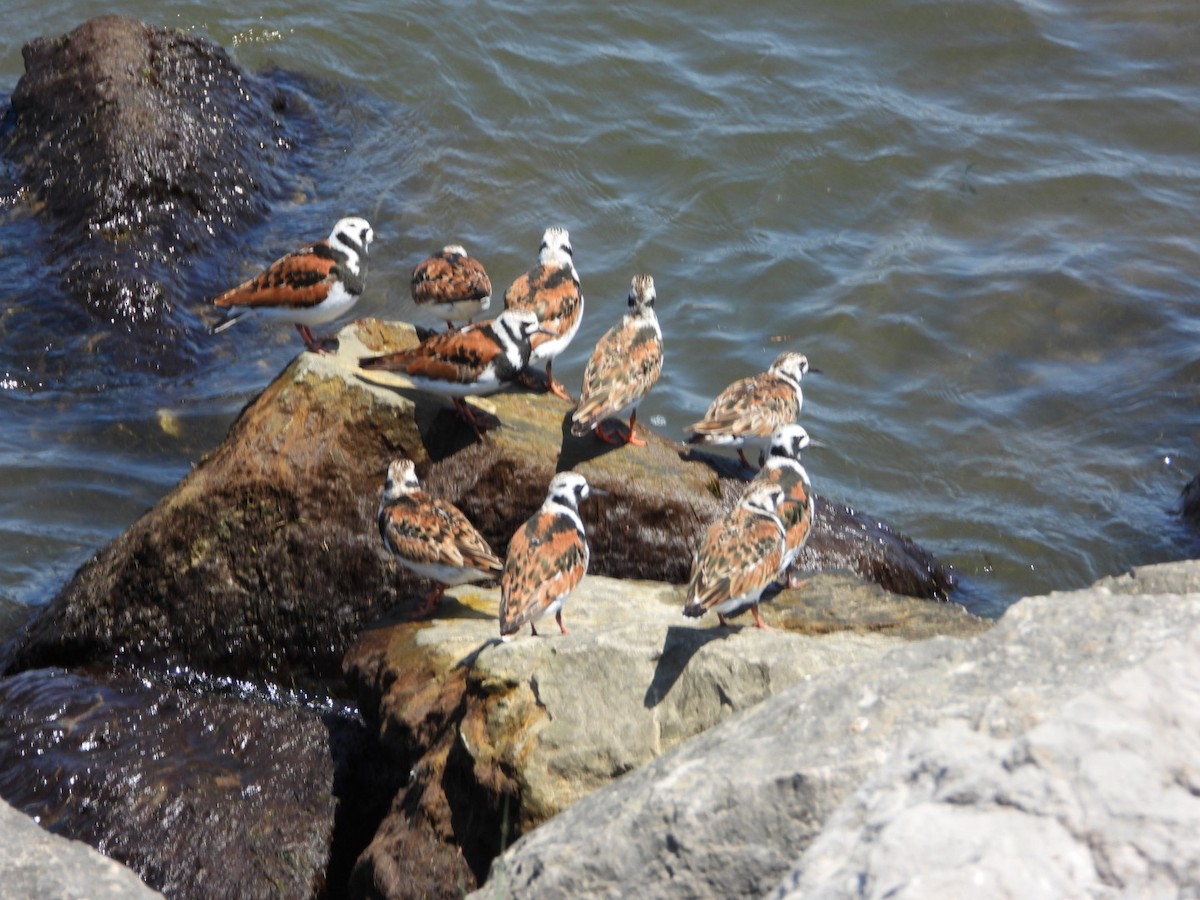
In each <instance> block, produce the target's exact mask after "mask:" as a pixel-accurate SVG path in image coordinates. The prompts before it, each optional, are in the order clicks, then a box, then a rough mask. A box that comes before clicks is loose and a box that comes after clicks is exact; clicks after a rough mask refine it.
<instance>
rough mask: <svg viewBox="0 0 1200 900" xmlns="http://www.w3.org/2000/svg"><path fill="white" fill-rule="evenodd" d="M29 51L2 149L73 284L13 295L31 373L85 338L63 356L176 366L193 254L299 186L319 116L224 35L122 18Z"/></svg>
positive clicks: (187, 321)
mask: <svg viewBox="0 0 1200 900" xmlns="http://www.w3.org/2000/svg"><path fill="white" fill-rule="evenodd" d="M22 54H23V56H24V61H25V74H24V75H23V76H22V77H21V79H20V81H19V82H18V83H17V86H16V88H15V89H14V90H13V93H12V97H11V105H10V106H9V108H8V110H7V111H6V114H5V118H4V122H3V129H2V131H0V154H2V155H3V157H4V158H5V159H6V160H7V161H8V162H9V164H10V165H11V167H12V168H13V169H14V170H15V173H16V177H17V185H18V186H19V188H20V191H21V196H23V197H25V198H27V199H28V201H29V203H30V207H31V209H32V210H33V211H34V212H35V213H36V216H37V218H38V220H39V221H40V222H42V223H43V224H44V226H45V230H44V233H42V234H41V235H40V237H39V238H38V240H40V241H44V242H45V244H46V249H45V251H44V252H35V251H32V250H31V251H28V252H29V254H30V256H31V257H32V258H34V259H39V260H40V259H41V258H43V257H44V256H48V257H49V259H50V263H51V266H52V267H53V270H54V272H55V273H56V275H57V281H58V286H59V289H58V290H54V289H49V290H47V287H46V284H45V282H46V281H47V280H50V281H53V280H54V279H45V278H40V279H38V280H37V285H38V287H37V293H36V296H34V297H31V298H20V297H18V298H14V301H13V302H11V303H10V308H9V309H8V314H9V316H10V321H9V322H7V323H6V325H7V328H6V333H5V337H6V343H7V342H10V341H11V342H16V343H17V344H18V346H17V347H16V348H15V349H16V351H17V353H16V354H15V355H17V356H18V357H22V356H23V354H24V355H28V356H29V357H31V358H28V359H25V362H26V364H27V365H29V366H30V367H31V370H32V371H38V370H40V369H41V362H42V361H41V357H40V355H38V356H35V354H44V353H45V352H46V346H47V345H50V346H53V347H55V348H62V351H60V352H64V351H69V350H70V349H71V348H82V347H83V346H86V353H84V352H83V351H82V349H80V351H79V352H77V353H76V354H74V355H71V354H70V353H69V352H64V353H63V355H64V358H63V359H62V360H60V363H61V364H62V365H63V366H67V365H68V364H69V363H70V364H74V365H77V361H78V358H79V357H80V356H82V355H87V356H94V355H95V354H97V352H101V351H104V352H105V353H106V355H111V356H114V357H121V358H122V361H123V362H125V363H127V364H129V365H132V366H137V367H145V366H147V365H149V366H151V368H152V369H153V370H155V371H176V370H178V369H179V368H180V367H181V366H182V365H185V364H186V363H187V362H188V360H189V359H190V357H191V356H192V353H193V352H194V345H193V344H192V343H191V342H190V341H189V340H187V332H188V331H189V330H191V329H194V328H195V325H196V323H195V320H194V319H191V318H190V314H189V313H188V311H187V304H188V303H191V302H195V301H196V300H198V299H199V297H198V296H196V295H195V294H194V293H192V292H191V291H189V290H188V287H189V286H191V285H194V283H195V280H196V279H195V277H194V274H193V273H192V272H191V269H192V265H193V260H197V259H204V258H205V257H207V256H209V255H212V254H215V253H216V252H217V251H218V250H220V249H230V248H232V247H234V246H235V243H234V242H235V241H236V240H237V239H238V236H239V235H240V234H242V233H244V231H245V229H246V228H247V227H248V226H249V225H251V224H254V223H256V222H258V221H261V220H262V219H263V217H264V216H265V214H266V212H267V211H268V209H269V206H270V204H271V203H273V202H275V201H278V200H282V199H284V198H285V197H286V196H288V195H289V193H290V191H291V188H290V187H289V184H290V183H292V182H294V181H295V175H296V173H298V172H299V171H300V170H301V165H302V161H303V158H304V154H305V153H306V152H308V151H307V148H309V147H310V145H311V144H312V143H314V142H315V141H316V140H318V137H317V136H318V135H319V133H320V117H319V116H318V115H317V114H316V113H315V112H314V110H312V109H311V108H310V105H309V101H308V100H306V99H305V95H304V93H303V91H301V90H299V89H298V87H297V83H296V82H295V81H294V80H289V78H288V77H287V76H282V75H280V74H279V73H269V74H267V75H264V76H253V75H249V74H247V73H245V72H242V71H241V70H240V69H239V68H238V67H237V66H236V65H235V64H234V63H233V61H232V60H231V59H230V58H229V56H228V54H226V52H225V51H224V50H223V49H222V48H221V47H219V46H217V45H216V44H214V43H212V42H211V41H208V40H206V39H204V38H202V37H199V36H197V35H194V34H189V33H186V32H183V31H180V30H178V29H170V28H160V27H156V26H153V25H148V24H145V23H143V22H139V21H137V20H134V19H128V18H123V17H120V16H103V17H100V18H96V19H92V20H90V21H88V22H85V23H84V24H82V25H80V26H79V27H78V28H76V29H75V30H74V31H71V32H70V33H68V34H64V35H60V36H58V37H53V38H38V39H36V40H33V41H30V42H29V43H28V44H26V45H25V47H24V48H23V50H22ZM21 239H22V243H23V245H26V246H28V245H31V244H33V243H34V240H33V234H32V233H30V232H25V233H24V234H23V235H22V238H21ZM224 277H226V278H227V277H228V274H226V275H225V276H224ZM216 286H217V285H208V288H209V289H210V290H211V289H212V288H214V287H216ZM11 317H16V318H15V319H12V318H11ZM18 325H19V327H18ZM46 334H52V335H53V340H48V339H46V338H45V335H46ZM10 349H14V348H10ZM15 368H16V370H17V371H21V370H23V369H24V366H21V365H17V366H16V367H15Z"/></svg>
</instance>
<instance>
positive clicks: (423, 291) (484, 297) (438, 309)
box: [411, 244, 492, 331]
mask: <svg viewBox="0 0 1200 900" xmlns="http://www.w3.org/2000/svg"><path fill="white" fill-rule="evenodd" d="M411 286H412V298H413V302H414V303H416V304H417V307H418V308H420V309H427V310H429V311H430V312H432V313H433V314H434V315H436V316H437V317H438V318H440V319H444V320H445V322H446V326H447V327H448V328H449V330H451V331H453V330H454V322H455V321H456V320H457V321H463V320H466V322H467V324H468V325H469V324H470V323H471V320H472V319H474V318H475V317H476V316H477V315H479V314H480V313H482V312H485V311H487V309H488V308H489V307H490V306H491V305H492V280H491V279H490V278H488V274H487V272H485V271H484V268H483V264H482V263H481V262H480V261H479V260H477V259H474V258H473V257H470V256H468V255H467V251H466V250H465V249H464V248H463V247H462V245H461V244H448V245H447V246H445V247H443V248H442V249H441V250H440V251H439V252H438V253H435V254H434V255H433V256H431V257H429V258H428V259H426V260H424V261H423V262H420V263H418V264H417V266H416V268H414V269H413V272H412V283H411Z"/></svg>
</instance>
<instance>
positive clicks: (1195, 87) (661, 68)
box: [0, 0, 1200, 614]
mask: <svg viewBox="0 0 1200 900" xmlns="http://www.w3.org/2000/svg"><path fill="white" fill-rule="evenodd" d="M8 7H9V9H8V11H7V14H6V18H5V24H6V28H5V29H4V31H3V33H2V34H0V90H2V91H5V92H7V91H9V90H11V89H12V87H13V86H15V84H16V81H17V79H18V78H19V77H20V74H21V72H22V70H23V67H22V63H21V56H20V47H21V45H22V43H24V42H25V41H26V40H28V39H30V38H32V37H34V36H36V35H39V34H46V35H54V34H58V33H61V32H65V31H67V30H70V29H71V28H73V27H74V26H76V25H77V24H79V23H81V22H82V21H84V20H85V19H86V18H88V17H90V16H91V15H96V14H99V13H101V12H106V11H107V10H108V8H107V7H103V6H101V5H98V4H91V3H86V2H72V3H65V2H58V3H55V2H49V3H45V2H43V3H37V4H35V3H33V2H31V0H10V3H9V4H8ZM123 11H124V12H125V13H127V14H130V15H135V16H140V17H142V18H145V19H146V20H147V21H151V22H155V23H158V24H163V25H167V26H170V27H178V28H182V29H186V30H193V31H197V32H200V33H202V34H205V35H207V36H209V37H211V38H212V39H214V40H215V41H217V42H218V43H220V44H222V45H223V46H225V47H226V48H228V49H229V50H230V52H231V53H232V55H233V56H234V58H235V60H236V61H237V62H239V63H240V64H241V65H242V66H244V67H245V68H248V69H251V70H257V69H260V68H262V67H265V66H268V65H276V66H279V67H281V68H284V69H288V70H296V71H300V72H302V73H304V74H307V75H310V76H313V77H315V78H316V79H318V80H319V81H322V82H326V83H330V84H336V85H342V86H344V87H345V90H344V92H342V93H336V94H334V95H333V96H335V102H336V103H337V104H338V107H337V109H338V116H339V123H340V125H341V127H342V128H343V129H344V134H345V144H344V146H342V147H339V148H337V152H336V154H331V156H330V159H329V160H327V161H328V162H330V163H331V164H332V165H333V166H334V167H335V168H333V169H331V171H330V175H329V176H328V177H327V178H326V180H325V181H323V182H322V183H319V184H302V185H297V186H296V198H297V201H296V203H295V205H294V206H292V207H291V208H288V209H284V210H279V214H278V215H276V216H274V217H273V218H272V220H271V221H270V223H269V224H268V225H266V226H264V227H263V228H262V229H260V230H259V231H258V232H257V233H256V234H255V235H253V240H250V241H248V245H247V258H246V259H236V260H230V262H229V270H230V281H231V282H232V281H234V280H237V279H238V278H240V277H241V276H242V275H244V274H246V269H247V267H248V266H256V265H258V264H261V263H265V262H268V261H270V260H271V259H273V258H274V257H275V256H277V255H278V254H279V253H281V252H283V251H285V250H287V249H290V248H291V247H292V246H293V245H294V244H295V243H296V242H297V241H299V240H302V239H307V238H309V237H314V236H320V235H324V234H325V233H327V232H328V229H329V227H330V226H331V224H332V222H333V221H334V220H335V219H337V218H338V217H340V216H341V215H343V214H346V213H350V212H355V213H360V214H363V215H367V216H368V217H370V218H371V220H372V222H373V223H374V224H375V227H376V234H377V240H376V243H375V245H374V246H373V248H372V250H373V256H372V261H371V266H372V269H371V274H370V279H369V284H368V292H367V295H366V296H365V297H364V299H363V301H362V302H361V303H360V305H359V307H358V308H357V311H356V314H361V315H380V316H387V317H403V318H409V317H411V312H412V310H411V306H410V302H409V300H408V288H407V280H408V272H409V271H410V269H411V267H412V265H413V264H414V263H415V262H416V261H417V260H418V259H420V258H421V257H423V256H424V255H425V254H426V253H427V252H428V251H430V250H432V249H435V248H437V247H439V246H441V245H442V244H443V243H445V242H447V241H448V240H450V239H455V240H461V241H462V242H464V243H465V244H466V245H467V247H468V249H470V250H471V251H472V253H473V254H474V255H477V256H479V257H480V258H482V259H483V260H484V261H485V263H486V264H487V266H488V269H489V271H490V273H491V275H492V278H493V281H494V282H495V283H496V284H497V287H498V290H502V289H503V286H505V285H507V284H508V283H509V282H510V281H511V280H512V279H513V278H514V277H515V276H516V275H517V274H519V273H520V272H521V271H523V270H524V269H525V268H526V267H527V266H528V265H529V264H530V263H531V262H532V260H533V257H534V254H535V251H536V248H537V244H538V241H539V239H540V236H541V232H542V229H543V228H545V227H546V226H547V225H551V224H562V225H565V226H566V227H568V228H569V229H570V230H571V235H572V240H573V243H574V245H575V254H576V261H577V264H578V267H579V270H580V274H581V278H582V281H583V286H584V291H585V293H586V295H587V298H588V303H589V306H588V314H587V318H586V319H585V322H584V325H583V328H582V330H581V331H580V333H579V336H578V337H577V339H576V342H575V344H574V346H573V347H572V349H571V350H570V351H568V353H567V355H566V356H565V357H563V358H562V359H561V360H560V362H559V363H558V364H556V366H555V374H556V375H560V376H561V377H564V379H565V380H566V381H567V383H568V384H569V385H574V386H575V388H576V389H577V386H578V382H579V380H580V377H581V374H582V369H583V366H584V363H585V361H586V357H587V354H588V353H589V352H590V348H591V346H592V345H593V344H594V342H595V341H596V339H598V337H599V336H600V334H601V333H603V331H604V330H605V329H606V328H607V327H608V326H609V325H610V324H611V322H612V321H613V320H615V318H616V317H617V316H619V314H620V313H621V312H622V310H623V307H624V297H625V292H626V290H627V287H628V284H629V279H630V277H631V275H632V274H633V273H634V272H637V271H648V272H650V273H651V274H653V275H654V277H655V281H656V285H657V287H658V297H659V300H658V308H659V315H660V319H661V320H662V323H663V327H664V331H665V335H666V349H667V364H666V369H665V371H664V374H663V377H662V380H661V381H660V383H659V385H658V386H657V387H656V388H655V390H654V392H653V393H652V394H651V395H650V397H649V398H648V400H647V401H646V403H645V404H644V406H643V409H642V417H643V419H644V420H645V421H646V422H647V423H650V422H654V423H655V424H656V425H657V426H658V427H659V428H660V430H662V431H664V432H665V433H668V434H672V435H679V434H681V429H682V427H683V426H684V425H686V424H688V423H689V422H691V421H694V420H695V419H696V418H697V417H698V415H699V414H700V413H702V412H703V410H704V408H705V406H706V405H707V402H708V400H709V399H711V397H712V396H713V395H714V394H715V393H716V392H717V391H718V390H719V389H720V388H721V387H723V386H724V385H725V384H726V383H728V382H729V381H730V380H732V379H734V378H737V377H741V376H742V375H746V374H750V373H753V372H756V371H760V370H761V369H763V368H765V367H766V365H767V364H768V363H769V362H770V360H771V359H772V358H774V356H775V355H776V354H777V353H778V352H779V351H780V350H781V349H783V348H796V349H800V350H803V351H804V352H806V353H807V354H808V355H809V357H810V359H811V361H812V363H813V364H814V365H815V366H817V367H819V368H820V369H821V370H822V374H820V375H814V376H812V377H811V378H810V379H809V380H808V381H807V382H806V392H805V393H806V405H805V412H804V415H803V421H804V423H805V424H806V425H807V426H808V428H809V430H810V431H811V432H812V434H813V436H814V437H815V438H817V439H819V440H820V441H822V442H823V443H824V444H826V445H827V446H826V447H825V448H824V449H821V450H813V451H812V452H810V453H809V454H808V456H807V457H806V462H807V463H808V467H809V470H810V473H811V474H812V476H813V480H814V482H815V484H816V486H817V489H818V491H819V492H822V493H825V494H827V495H829V496H831V497H836V498H838V499H842V500H845V501H847V502H849V503H852V504H854V505H856V506H859V507H861V508H863V509H865V510H869V511H870V512H872V513H874V514H878V515H879V516H880V517H882V518H884V519H886V520H888V521H889V522H891V523H892V524H894V525H896V526H897V527H899V528H900V529H901V530H903V531H905V532H906V533H908V534H909V535H911V536H912V537H914V538H916V539H917V540H918V541H920V542H921V543H923V544H925V545H927V546H928V547H930V548H931V549H933V550H934V551H935V552H936V553H938V554H939V555H940V556H941V557H942V558H943V559H945V560H946V561H948V562H950V563H952V564H953V565H954V566H955V567H956V568H957V570H958V572H959V573H960V575H961V576H962V578H963V581H964V586H965V587H964V593H963V597H962V599H964V600H965V601H966V602H968V604H969V605H970V606H971V607H972V608H973V609H976V610H977V611H981V612H987V613H993V614H994V613H997V612H999V611H1000V610H1002V609H1003V608H1004V607H1005V606H1006V605H1008V604H1009V603H1011V602H1013V601H1014V600H1016V599H1017V598H1019V597H1020V596H1022V595H1024V594H1027V593H1034V592H1042V591H1045V590H1049V589H1052V588H1066V587H1073V586H1077V585H1082V584H1086V583H1088V582H1090V581H1091V580H1093V579H1095V578H1096V577H1099V576H1101V575H1104V574H1109V573H1114V572H1119V571H1123V570H1124V569H1127V568H1128V567H1129V566H1131V565H1135V564H1141V563H1147V562H1153V561H1160V560H1164V559H1171V558H1178V557H1181V556H1187V555H1191V554H1193V553H1195V552H1196V550H1197V549H1198V547H1197V543H1196V540H1195V538H1194V537H1192V536H1189V535H1188V533H1186V532H1185V531H1184V530H1183V529H1182V528H1181V527H1180V526H1179V525H1178V524H1177V523H1176V521H1175V519H1174V518H1173V512H1172V511H1173V507H1174V505H1175V503H1176V497H1177V495H1178V492H1179V490H1180V488H1181V487H1182V486H1183V484H1184V483H1186V481H1187V480H1188V478H1189V477H1190V476H1191V474H1193V473H1194V472H1195V471H1197V470H1200V443H1198V441H1197V429H1196V422H1197V418H1196V410H1197V401H1198V399H1200V362H1198V361H1197V353H1196V349H1197V338H1198V336H1200V300H1198V299H1197V298H1198V297H1200V290H1198V288H1200V284H1198V281H1200V254H1198V252H1197V245H1196V241H1195V239H1194V237H1193V235H1194V233H1195V230H1196V229H1195V224H1194V223H1195V211H1196V210H1197V209H1200V202H1198V201H1200V197H1198V194H1200V56H1198V55H1197V54H1196V53H1195V40H1196V35H1197V33H1198V32H1200V5H1197V4H1196V3H1195V2H1194V0H1163V2H1142V0H1124V2H1116V0H1109V2H1089V3H1082V2H1036V0H1031V2H999V0H977V2H948V0H938V2H901V3H896V2H868V3H861V4H844V3H832V2H817V3H809V4H803V5H796V4H794V3H790V2H780V0H776V2H764V3H759V4H756V5H755V6H753V7H749V8H742V7H741V6H739V5H738V4H728V3H712V2H708V3H687V4H683V3H675V4H666V3H663V4H647V5H645V6H644V7H639V8H636V9H635V8H632V7H629V6H625V5H615V4H614V5H605V4H594V3H584V2H578V0H577V2H570V0H567V2H563V0H559V2H554V3H542V2H523V3H515V2H514V3H490V4H473V3H472V4H467V3H453V2H451V3H444V2H437V3H432V2H425V3H409V4H405V5H402V6H401V5H398V4H393V3H381V2H353V0H351V2H343V3H340V4H333V5H330V4H318V5H312V4H306V3H304V2H303V0H300V2H296V3H292V4H288V5H280V6H277V7H274V8H272V9H271V10H270V11H269V12H267V13H265V14H264V15H263V16H262V17H258V16H253V17H248V16H245V15H243V14H241V13H240V12H238V11H237V6H236V5H235V4H218V5H211V6H210V5H206V4H202V3H191V4H187V3H181V4H173V5H172V6H171V7H169V12H163V10H162V7H161V6H160V5H159V4H152V3H147V2H133V3H131V4H127V5H126V6H125V8H124V10H123ZM20 214H21V213H20V212H19V211H18V212H16V213H10V214H9V215H10V218H11V217H12V216H14V215H15V216H19V215H20ZM37 262H38V261H37V260H33V261H30V260H29V259H28V258H27V257H26V256H25V255H24V254H23V253H22V248H21V247H20V246H14V245H12V244H11V243H7V242H6V243H5V244H4V245H0V276H2V277H3V279H4V281H3V284H4V286H3V287H0V297H3V296H4V294H5V293H6V292H7V293H14V294H15V293H17V292H19V291H20V290H25V291H28V290H29V289H30V283H31V280H36V277H37V274H38V272H39V271H40V270H39V269H38V267H37ZM23 280H24V281H23ZM180 292H181V299H182V300H183V302H185V303H187V304H190V305H191V306H192V307H193V308H194V309H196V310H197V311H199V310H200V308H201V306H202V305H203V304H202V299H203V298H202V297H201V296H196V295H195V293H194V292H192V291H189V289H188V286H187V285H181V286H180ZM0 303H2V304H3V306H7V305H8V303H7V301H0ZM4 315H5V310H4V309H3V308H0V331H2V329H3V317H4ZM238 327H239V328H242V330H241V331H240V332H239V331H238V330H237V329H233V330H231V331H228V332H225V333H224V334H223V335H221V336H219V337H218V338H213V339H212V341H214V342H218V343H216V344H215V345H214V346H212V347H211V358H212V364H211V365H209V366H204V367H202V370H201V371H197V372H194V373H192V374H190V375H187V376H184V377H179V376H172V377H169V378H168V377H161V378H154V377H152V376H148V377H146V378H134V379H129V378H126V377H121V376H120V374H119V373H116V374H114V373H112V372H111V371H109V370H107V369H106V367H105V365H106V364H105V361H104V359H103V358H93V357H89V356H84V357H83V358H81V359H80V360H79V371H78V372H77V373H73V374H74V376H75V377H73V378H72V379H71V383H70V384H69V385H63V384H55V383H47V382H45V381H42V382H40V383H39V382H38V381H37V379H36V377H34V378H31V379H29V380H30V381H31V382H32V383H33V384H34V385H35V388H34V389H30V388H28V387H18V386H16V385H17V384H18V383H20V384H24V383H25V382H24V381H20V380H19V379H15V378H13V377H12V376H13V374H14V372H16V373H17V374H21V375H22V376H28V375H29V373H28V372H27V371H25V370H23V369H21V370H20V371H17V370H18V369H19V365H21V364H23V362H24V361H21V360H15V359H14V358H13V356H12V354H11V353H10V352H8V350H7V349H6V344H4V343H0V375H4V376H5V380H4V382H3V387H2V388H0V415H2V417H3V419H2V421H3V423H4V427H3V432H2V433H0V487H2V488H3V490H0V594H7V595H8V596H10V597H12V598H14V599H17V600H20V601H24V602H35V603H36V602H42V601H44V600H46V599H48V597H49V596H51V595H52V594H53V592H54V591H55V590H56V589H57V588H58V587H59V586H60V585H61V584H62V583H63V582H64V581H65V580H66V579H67V578H68V577H69V576H70V574H71V573H72V572H73V571H74V569H75V568H76V567H77V566H78V565H79V564H80V563H81V562H83V561H84V560H85V559H86V558H87V557H88V556H89V555H90V554H91V553H92V552H94V551H95V550H96V549H97V548H98V547H100V546H101V545H102V544H103V543H104V542H106V541H107V540H108V539H110V538H111V537H113V536H114V535H115V534H117V533H119V532H120V531H121V530H123V529H124V528H125V527H126V526H127V525H128V524H129V523H130V522H131V521H132V520H133V519H134V518H136V517H137V516H138V515H139V514H140V513H141V511H142V510H144V509H145V508H147V507H148V506H150V505H151V504H152V503H154V502H155V501H156V500H157V499H158V498H159V497H160V496H161V495H162V494H163V493H165V492H166V491H167V490H169V489H170V487H171V486H172V485H173V484H174V483H175V482H176V481H177V480H178V478H179V477H180V476H181V475H182V474H183V473H184V472H185V471H186V470H187V468H188V466H189V465H191V464H192V463H193V462H194V461H195V460H196V459H197V458H198V457H199V456H200V455H201V454H203V453H204V452H205V451H206V450H208V449H211V448H212V447H213V446H215V445H216V444H217V443H218V442H219V441H220V439H221V438H222V437H223V435H224V431H225V429H226V428H227V426H228V424H229V422H230V421H231V420H232V417H233V416H234V415H235V414H236V412H237V410H238V409H239V408H240V407H241V405H242V404H243V403H244V402H246V400H247V399H249V398H250V397H252V396H253V395H254V394H255V393H256V392H257V391H258V390H259V389H261V387H262V386H263V385H265V384H266V382H267V381H269V380H270V378H272V377H273V376H274V375H275V374H276V373H277V372H278V371H279V370H280V369H281V368H282V367H283V366H284V365H285V364H286V362H287V361H288V359H289V358H290V357H291V356H292V355H294V354H295V353H296V351H297V350H298V341H297V340H296V336H295V333H294V332H293V331H291V330H290V329H286V328H283V329H274V330H272V329H269V328H264V329H261V330H256V329H255V328H254V327H245V328H243V326H238ZM6 340H12V336H11V334H10V335H8V336H7V339H6ZM53 340H54V336H53V335H49V336H47V337H46V342H47V343H52V342H53ZM197 340H208V339H207V338H206V337H204V336H203V335H201V334H199V333H198V335H197ZM6 373H7V374H6ZM35 374H36V373H35ZM96 385H99V386H100V387H99V389H96V388H95V387H94V386H96Z"/></svg>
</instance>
